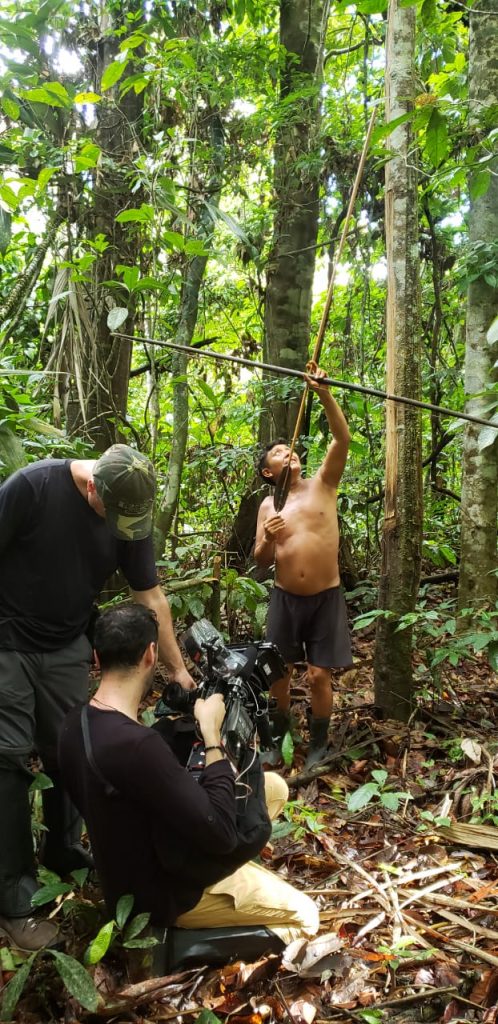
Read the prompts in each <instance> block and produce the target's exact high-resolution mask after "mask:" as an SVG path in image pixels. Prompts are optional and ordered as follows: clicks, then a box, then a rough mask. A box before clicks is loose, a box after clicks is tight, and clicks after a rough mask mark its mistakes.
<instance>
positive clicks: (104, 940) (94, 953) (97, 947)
mask: <svg viewBox="0 0 498 1024" xmlns="http://www.w3.org/2000/svg"><path fill="white" fill-rule="evenodd" d="M114 927H115V925H114V921H107V922H106V924H104V925H102V928H101V929H100V931H99V932H97V934H96V936H95V938H94V939H92V941H91V942H90V944H89V946H88V947H87V950H86V952H85V963H87V964H98V962H99V960H102V957H103V956H105V954H106V953H107V950H108V949H109V946H110V945H111V942H112V936H113V932H114Z"/></svg>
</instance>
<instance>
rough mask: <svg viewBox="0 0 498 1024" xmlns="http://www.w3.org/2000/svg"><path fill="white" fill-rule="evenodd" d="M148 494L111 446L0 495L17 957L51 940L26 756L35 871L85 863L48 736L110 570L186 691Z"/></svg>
mask: <svg viewBox="0 0 498 1024" xmlns="http://www.w3.org/2000/svg"><path fill="white" fill-rule="evenodd" d="M155 490H156V481H155V475H154V470H153V467H152V464H151V463H150V462H149V460H148V459H147V458H146V457H145V456H144V455H142V454H141V453H140V452H137V451H135V450H134V449H133V448H130V447H128V445H123V444H117V445H113V446H112V447H111V448H109V449H108V450H107V451H106V452H104V454H103V455H102V456H101V457H100V458H99V459H98V460H82V459H75V460H71V459H44V460H43V461H41V462H36V463H33V464H32V465H30V466H27V467H26V468H24V469H21V470H18V471H17V472H16V473H14V474H13V475H12V476H11V477H9V479H8V480H6V481H5V483H4V484H2V486H0V806H1V808H2V828H1V830H0V935H2V934H3V935H6V936H7V937H8V938H10V940H11V942H12V944H13V945H15V946H17V947H19V948H21V949H28V950H35V949H40V948H41V947H43V946H45V945H50V944H51V943H52V942H53V941H54V939H55V936H56V932H57V929H56V928H55V926H54V925H53V924H52V923H51V922H49V921H45V920H42V919H39V918H36V917H33V911H32V909H31V898H32V896H33V894H34V893H35V892H36V889H37V888H38V885H37V882H36V868H35V863H34V856H33V841H32V837H31V818H30V803H29V795H28V789H29V784H30V782H31V781H32V775H31V773H30V772H29V771H28V770H27V768H26V761H27V758H28V757H29V754H30V753H31V751H32V750H33V748H34V747H36V749H37V751H38V753H39V755H40V757H41V759H42V762H43V766H44V770H45V772H46V773H47V774H48V775H50V777H51V779H52V782H53V787H52V788H51V789H46V790H44V791H43V794H42V795H43V810H44V819H45V827H46V829H47V831H46V832H44V835H43V839H42V850H41V860H42V862H43V863H44V864H45V865H46V866H47V867H48V868H50V869H51V870H53V871H56V872H57V874H59V875H65V874H68V873H69V872H70V871H72V870H74V869H75V868H79V867H84V866H86V865H87V864H88V863H89V858H88V854H86V851H85V850H84V848H83V847H82V846H81V844H80V842H79V840H80V833H81V822H80V819H79V817H78V816H77V813H76V812H75V810H74V807H73V806H72V804H71V803H70V802H69V800H68V798H67V796H66V794H65V792H64V790H63V787H62V785H61V781H60V778H59V774H58V769H57V758H56V751H57V734H58V730H59V726H60V724H61V722H62V720H63V718H64V716H65V715H66V713H67V711H68V710H69V709H70V708H71V707H73V706H74V705H75V704H77V703H80V702H83V701H84V700H86V698H87V694H88V670H89V666H90V662H91V658H92V645H91V643H90V641H89V639H88V636H87V632H88V628H89V622H90V619H91V616H92V609H93V605H94V601H95V599H96V598H97V597H98V595H99V594H100V591H101V590H102V587H103V586H104V583H105V581H106V580H107V579H108V578H109V576H111V575H112V573H113V572H115V571H116V570H117V569H121V570H122V571H123V573H124V576H125V577H126V580H127V582H128V584H129V586H130V589H131V594H132V597H133V600H134V601H136V602H138V603H139V604H144V605H146V606H147V607H149V608H152V609H154V611H155V612H156V615H157V618H158V622H159V652H160V657H161V659H162V661H163V662H164V664H165V666H166V668H167V670H168V673H169V675H170V676H171V678H172V679H174V680H176V681H177V682H179V683H181V685H182V686H184V687H185V688H187V689H189V688H191V687H192V686H194V682H193V680H192V678H191V676H190V674H189V672H188V671H187V669H186V667H185V665H184V663H183V659H182V656H181V654H180V651H179V648H178V645H177V643H176V639H175V636H174V632H173V625H172V620H171V613H170V609H169V605H168V602H167V600H166V597H165V595H164V593H163V591H162V590H161V588H160V586H159V581H158V577H157V572H156V566H155V559H154V551H153V545H152V538H151V532H152V516H153V508H154V496H155Z"/></svg>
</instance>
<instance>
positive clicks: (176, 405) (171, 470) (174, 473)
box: [154, 111, 224, 555]
mask: <svg viewBox="0 0 498 1024" xmlns="http://www.w3.org/2000/svg"><path fill="white" fill-rule="evenodd" d="M207 120H208V123H209V129H210V144H211V152H212V168H211V169H212V175H211V179H210V181H209V183H208V185H207V188H206V198H208V199H209V204H210V207H211V209H212V210H213V209H214V208H216V207H217V206H218V204H219V201H220V195H221V174H222V170H223V161H224V134H223V125H222V122H221V118H220V116H219V113H218V112H217V111H211V112H210V114H209V118H208V119H207ZM198 188H199V182H198ZM196 220H197V232H196V237H197V238H198V239H200V240H201V241H202V243H203V248H204V250H206V249H208V248H210V246H211V239H212V235H213V217H212V213H210V212H209V210H208V208H207V206H206V204H205V203H203V202H202V200H201V201H200V202H199V206H198V209H197V214H196ZM207 261H208V256H194V258H193V259H192V260H190V262H189V263H188V265H187V268H186V272H185V278H184V282H183V291H182V300H181V309H180V321H179V324H178V328H177V330H176V333H175V336H174V339H173V341H174V342H175V343H176V344H179V345H190V343H191V341H192V338H193V335H194V330H195V325H196V322H197V312H198V307H199V292H200V287H201V283H202V278H203V276H204V271H205V269H206V264H207ZM187 366H188V357H187V355H186V354H185V353H184V352H175V353H174V354H173V359H172V373H173V377H174V378H179V377H180V378H185V379H183V380H182V379H180V380H178V379H177V380H175V383H174V384H173V429H172V441H171V452H170V458H169V465H168V479H167V483H166V490H165V493H164V497H163V499H162V501H161V505H160V508H159V512H158V515H157V518H156V528H155V540H154V543H155V547H156V553H157V554H158V555H162V554H163V552H164V545H165V543H166V538H167V536H168V534H169V531H170V529H171V524H172V522H173V519H174V517H175V512H176V508H177V505H178V497H179V494H180V483H181V477H182V469H183V463H184V459H185V451H186V448H187V438H188V384H187V380H186V374H187Z"/></svg>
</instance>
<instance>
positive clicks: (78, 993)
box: [47, 949, 101, 1013]
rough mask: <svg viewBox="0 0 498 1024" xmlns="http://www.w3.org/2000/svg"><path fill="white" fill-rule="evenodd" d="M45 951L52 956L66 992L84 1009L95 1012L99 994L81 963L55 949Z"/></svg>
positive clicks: (99, 999)
mask: <svg viewBox="0 0 498 1024" xmlns="http://www.w3.org/2000/svg"><path fill="white" fill-rule="evenodd" d="M47 952H48V953H50V955H51V956H53V957H54V960H55V966H56V968H57V970H58V972H59V974H60V976H61V978H62V980H63V982H64V984H65V986H66V988H67V990H68V992H69V993H70V994H71V995H72V996H74V998H75V999H77V1000H78V1002H79V1003H81V1005H82V1006H84V1008H85V1010H89V1011H90V1013H95V1011H96V1010H97V1008H98V1005H99V1002H101V996H100V995H99V993H98V992H97V989H96V988H95V985H94V983H93V981H92V979H91V977H90V975H89V974H88V972H87V971H86V970H85V968H84V967H83V965H82V964H80V963H79V962H78V960H75V959H74V957H73V956H67V955H66V953H59V951H58V950H56V949H49V950H47Z"/></svg>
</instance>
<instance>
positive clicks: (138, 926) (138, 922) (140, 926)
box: [123, 914, 150, 942]
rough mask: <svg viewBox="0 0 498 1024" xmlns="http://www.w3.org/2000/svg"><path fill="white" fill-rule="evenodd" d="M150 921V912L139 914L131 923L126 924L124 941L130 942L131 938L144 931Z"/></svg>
mask: <svg viewBox="0 0 498 1024" xmlns="http://www.w3.org/2000/svg"><path fill="white" fill-rule="evenodd" d="M149 921H150V914H137V915H136V916H135V917H133V918H132V920H131V921H130V923H129V924H128V925H127V926H126V931H125V933H124V937H123V938H124V941H126V942H128V941H129V940H130V939H135V938H136V937H137V935H140V932H143V930H144V928H146V927H147V925H148V923H149Z"/></svg>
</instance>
